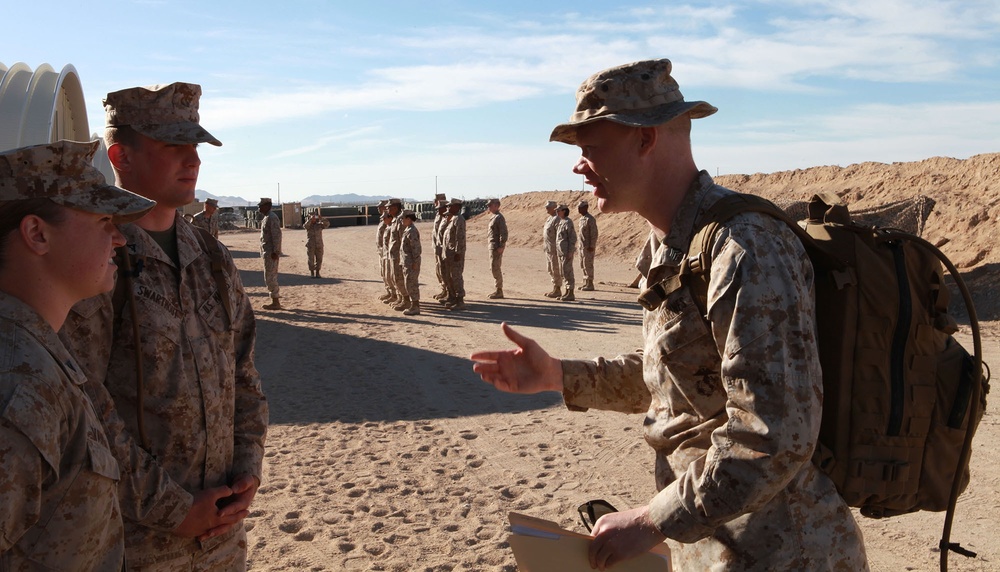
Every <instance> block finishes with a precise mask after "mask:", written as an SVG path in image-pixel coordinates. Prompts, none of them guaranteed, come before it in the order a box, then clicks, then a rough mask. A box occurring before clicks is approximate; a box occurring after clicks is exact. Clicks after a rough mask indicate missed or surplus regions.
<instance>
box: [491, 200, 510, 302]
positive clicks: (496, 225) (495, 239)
mask: <svg viewBox="0 0 1000 572" xmlns="http://www.w3.org/2000/svg"><path fill="white" fill-rule="evenodd" d="M486 241H487V242H488V243H489V246H490V271H491V272H492V273H493V283H494V287H495V290H496V292H499V293H501V294H502V293H503V270H502V269H501V265H502V264H503V253H502V252H498V250H499V249H501V248H503V247H505V246H507V220H506V219H505V218H504V217H503V213H500V212H497V214H495V215H493V218H491V219H490V226H489V230H488V232H487V235H486Z"/></svg>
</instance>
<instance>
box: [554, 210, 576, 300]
mask: <svg viewBox="0 0 1000 572" xmlns="http://www.w3.org/2000/svg"><path fill="white" fill-rule="evenodd" d="M556 217H557V219H558V222H557V223H556V256H558V257H559V270H560V273H561V274H562V279H563V282H565V283H566V295H567V296H568V295H569V294H571V293H572V292H573V285H574V284H575V283H576V277H575V276H574V274H573V255H574V254H575V253H576V229H575V228H573V220H572V219H570V218H569V217H568V216H567V217H566V218H562V217H559V215H556Z"/></svg>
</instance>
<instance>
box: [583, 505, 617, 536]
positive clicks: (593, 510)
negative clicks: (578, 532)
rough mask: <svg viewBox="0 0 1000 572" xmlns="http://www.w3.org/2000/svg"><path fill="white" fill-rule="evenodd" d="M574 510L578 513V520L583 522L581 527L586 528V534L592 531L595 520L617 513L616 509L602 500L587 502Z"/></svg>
mask: <svg viewBox="0 0 1000 572" xmlns="http://www.w3.org/2000/svg"><path fill="white" fill-rule="evenodd" d="M576 510H577V512H579V513H580V520H581V521H583V526H584V527H586V529H587V532H590V531H592V530H593V529H594V525H595V524H597V519H599V518H601V517H602V516H604V515H606V514H610V513H612V512H618V509H616V508H615V507H613V506H611V503H609V502H608V501H606V500H602V499H597V500H591V501H587V502H585V503H583V504H582V505H580V506H578V507H576Z"/></svg>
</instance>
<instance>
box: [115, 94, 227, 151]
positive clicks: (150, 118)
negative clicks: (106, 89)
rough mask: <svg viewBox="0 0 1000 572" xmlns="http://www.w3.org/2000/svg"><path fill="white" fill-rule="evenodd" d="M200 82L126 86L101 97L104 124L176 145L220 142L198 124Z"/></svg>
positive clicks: (215, 143)
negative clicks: (102, 98) (125, 127)
mask: <svg viewBox="0 0 1000 572" xmlns="http://www.w3.org/2000/svg"><path fill="white" fill-rule="evenodd" d="M199 99H201V86H200V85H197V84H194V83H183V82H176V83H172V84H170V85H151V86H147V87H130V88H128V89H123V90H120V91H114V92H111V93H109V94H108V95H107V97H105V98H104V111H105V119H106V126H107V127H124V126H126V125H128V126H131V127H132V129H134V130H136V131H138V132H139V133H141V134H143V135H145V136H146V137H150V138H152V139H156V140H157V141H162V142H164V143H173V144H178V145H187V144H191V143H211V144H212V145H215V146H221V145H222V142H221V141H219V140H218V139H216V138H215V137H214V136H213V135H212V134H211V133H209V132H208V131H206V130H205V128H203V127H202V126H201V125H199V124H198V120H199V116H198V100H199Z"/></svg>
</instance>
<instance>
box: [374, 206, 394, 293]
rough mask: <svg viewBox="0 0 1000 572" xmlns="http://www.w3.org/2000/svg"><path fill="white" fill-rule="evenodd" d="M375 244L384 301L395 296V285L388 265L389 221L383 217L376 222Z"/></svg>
mask: <svg viewBox="0 0 1000 572" xmlns="http://www.w3.org/2000/svg"><path fill="white" fill-rule="evenodd" d="M375 244H376V245H377V246H378V267H379V271H380V272H381V273H382V282H383V283H384V284H385V295H384V297H383V298H382V299H383V300H385V301H388V300H391V299H393V298H395V297H396V285H395V284H394V283H393V282H392V270H391V269H390V267H389V223H387V222H386V221H385V218H380V219H379V223H378V230H377V235H376V237H375Z"/></svg>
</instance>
